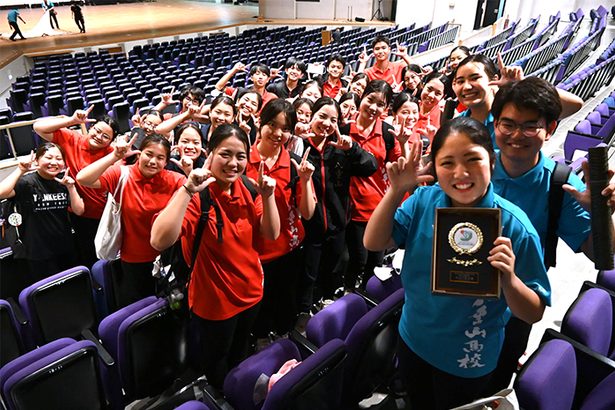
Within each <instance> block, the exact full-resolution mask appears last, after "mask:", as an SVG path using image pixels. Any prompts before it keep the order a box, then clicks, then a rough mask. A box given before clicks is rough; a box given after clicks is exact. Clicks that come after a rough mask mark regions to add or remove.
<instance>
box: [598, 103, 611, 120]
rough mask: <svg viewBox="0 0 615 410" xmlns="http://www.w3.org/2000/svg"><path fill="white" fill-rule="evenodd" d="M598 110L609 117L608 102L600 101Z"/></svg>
mask: <svg viewBox="0 0 615 410" xmlns="http://www.w3.org/2000/svg"><path fill="white" fill-rule="evenodd" d="M596 111H598V112H599V113H600V115H604V116H606V117H608V115H609V106H608V105H606V103H600V104H598V106H597V107H596Z"/></svg>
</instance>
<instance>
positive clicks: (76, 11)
mask: <svg viewBox="0 0 615 410" xmlns="http://www.w3.org/2000/svg"><path fill="white" fill-rule="evenodd" d="M80 3H81V4H83V3H82V2H79V1H73V5H72V6H70V11H71V12H72V13H73V19H75V23H76V24H77V27H78V28H79V32H80V33H85V20H84V19H83V12H82V11H81V6H80Z"/></svg>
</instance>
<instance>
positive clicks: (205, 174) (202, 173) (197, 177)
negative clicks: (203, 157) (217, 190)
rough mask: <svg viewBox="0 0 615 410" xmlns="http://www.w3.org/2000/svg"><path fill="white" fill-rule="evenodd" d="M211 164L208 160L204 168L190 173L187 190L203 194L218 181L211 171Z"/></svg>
mask: <svg viewBox="0 0 615 410" xmlns="http://www.w3.org/2000/svg"><path fill="white" fill-rule="evenodd" d="M210 164H211V161H210V160H209V158H207V161H205V165H203V168H195V169H193V170H192V171H191V172H190V174H189V175H188V180H187V181H186V189H187V190H188V191H189V192H192V193H194V192H201V191H203V190H204V189H205V188H207V187H208V186H209V185H211V184H212V183H214V182H215V181H216V178H215V177H214V176H213V175H212V173H211V171H210V169H209V166H210Z"/></svg>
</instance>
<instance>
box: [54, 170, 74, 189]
mask: <svg viewBox="0 0 615 410" xmlns="http://www.w3.org/2000/svg"><path fill="white" fill-rule="evenodd" d="M69 174H70V168H68V167H67V168H66V172H64V176H63V177H62V178H58V177H55V178H54V180H56V181H57V182H59V183H60V184H62V185H64V186H65V187H69V186H72V185H75V180H74V179H73V178H71V177H70V175H69Z"/></svg>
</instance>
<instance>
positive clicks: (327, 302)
mask: <svg viewBox="0 0 615 410" xmlns="http://www.w3.org/2000/svg"><path fill="white" fill-rule="evenodd" d="M334 302H335V301H334V300H333V299H323V300H322V301H321V302H320V306H321V310H322V309H324V308H326V307H327V306H330V305H332V304H333V303H334Z"/></svg>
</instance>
